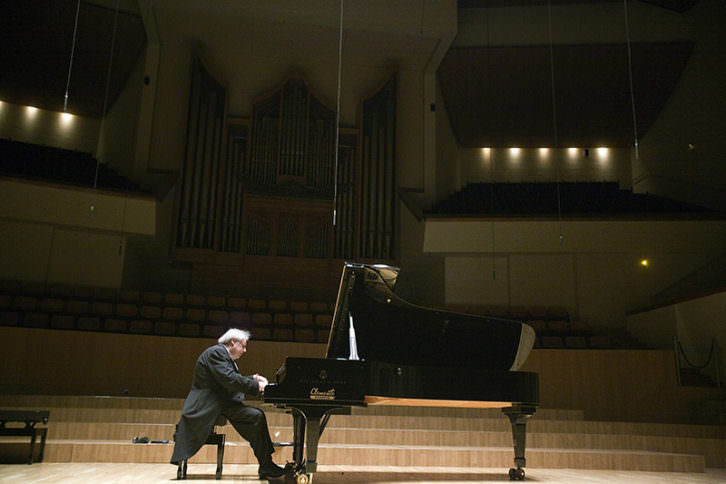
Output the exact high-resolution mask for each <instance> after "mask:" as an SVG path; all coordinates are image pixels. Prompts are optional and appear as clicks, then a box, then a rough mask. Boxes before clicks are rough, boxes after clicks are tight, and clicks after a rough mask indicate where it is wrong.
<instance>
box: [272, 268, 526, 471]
mask: <svg viewBox="0 0 726 484" xmlns="http://www.w3.org/2000/svg"><path fill="white" fill-rule="evenodd" d="M398 272H399V270H398V268H395V267H390V266H384V265H364V264H354V263H345V265H344V268H343V274H342V276H341V280H340V287H339V289H338V298H337V301H336V305H335V312H334V314H333V321H332V327H331V330H330V337H329V340H328V346H327V354H326V358H292V357H288V358H286V360H285V363H284V364H283V365H282V367H281V368H280V369H279V370H278V372H277V375H276V380H277V382H276V383H270V384H269V385H268V386H267V388H266V389H265V393H264V396H263V399H264V401H265V402H266V403H271V404H274V405H277V406H278V407H282V408H287V409H289V410H290V412H291V413H292V416H293V425H294V433H293V463H292V467H293V471H294V474H295V478H296V480H297V484H308V483H309V482H310V480H311V478H312V474H313V473H314V472H316V470H317V450H318V441H319V440H320V436H321V434H322V433H323V431H324V430H325V426H326V424H327V422H328V420H329V418H330V416H331V414H335V413H346V411H347V412H350V407H352V406H366V405H414V406H451V407H479V408H502V410H503V412H504V413H505V414H506V415H507V417H509V420H510V422H511V424H512V435H513V442H514V467H512V468H511V469H510V470H509V477H510V479H511V480H523V479H524V475H525V473H524V466H525V456H524V453H525V436H526V422H527V419H528V418H529V417H531V416H532V415H534V413H535V411H536V409H537V405H538V404H539V380H538V375H537V374H536V373H529V372H520V371H516V370H517V369H518V368H519V367H520V366H521V365H522V364H523V363H524V361H525V360H526V358H527V356H528V354H529V352H530V350H531V349H532V346H533V345H534V340H535V334H534V330H533V329H532V328H531V327H530V326H528V325H526V324H524V323H523V322H521V321H513V320H508V319H501V318H494V317H488V316H474V315H468V314H461V313H454V312H449V311H442V310H437V309H429V308H424V307H421V306H417V305H414V304H411V303H409V302H407V301H405V300H403V299H401V298H400V297H399V296H397V295H396V293H395V292H394V286H395V284H396V280H397V278H398Z"/></svg>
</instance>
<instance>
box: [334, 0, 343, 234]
mask: <svg viewBox="0 0 726 484" xmlns="http://www.w3.org/2000/svg"><path fill="white" fill-rule="evenodd" d="M342 68H343V0H340V20H339V29H338V93H337V100H336V104H335V164H334V167H333V227H335V226H336V223H337V214H338V155H339V152H340V148H339V147H338V142H339V140H340V78H341V72H342Z"/></svg>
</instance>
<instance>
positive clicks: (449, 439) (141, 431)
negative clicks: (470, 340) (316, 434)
mask: <svg viewBox="0 0 726 484" xmlns="http://www.w3.org/2000/svg"><path fill="white" fill-rule="evenodd" d="M335 418H336V417H333V419H335ZM48 427H49V435H52V436H53V437H54V439H56V440H91V441H98V440H114V441H122V442H124V441H125V442H131V440H132V439H133V438H134V437H148V438H149V439H150V440H168V441H172V440H173V436H174V425H172V424H128V423H72V422H59V423H55V424H53V423H49V425H48ZM217 432H219V433H224V434H225V435H226V439H227V442H239V443H243V442H244V441H243V439H242V437H240V436H239V435H238V434H237V432H236V431H235V430H234V429H233V428H232V427H231V426H230V425H225V426H224V427H218V428H217ZM270 433H271V435H272V436H273V439H274V440H276V441H279V442H289V441H291V440H292V428H291V426H290V425H287V426H270ZM511 442H512V437H511V433H510V431H509V429H506V428H505V429H504V430H500V431H481V430H479V431H477V430H431V429H413V428H407V429H405V430H404V431H402V430H401V429H400V428H397V429H386V428H360V427H358V428H356V427H347V428H345V427H337V426H335V425H333V420H331V424H330V426H329V427H328V428H327V429H326V431H325V433H324V434H323V436H322V439H321V443H325V444H345V445H359V444H372V445H395V446H423V445H432V446H447V447H456V446H465V447H508V446H510V445H511ZM527 445H528V447H529V449H538V448H550V449H560V450H561V449H589V450H606V449H620V450H637V451H655V452H676V453H686V454H687V453H695V454H699V455H703V456H704V457H705V459H706V460H705V462H706V466H707V467H726V440H725V439H712V438H696V437H664V436H648V435H629V434H583V433H561V432H559V433H539V432H536V431H530V432H528V434H527Z"/></svg>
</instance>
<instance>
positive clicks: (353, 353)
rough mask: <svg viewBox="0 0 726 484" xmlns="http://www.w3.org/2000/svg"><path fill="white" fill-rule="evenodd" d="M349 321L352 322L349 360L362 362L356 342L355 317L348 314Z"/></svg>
mask: <svg viewBox="0 0 726 484" xmlns="http://www.w3.org/2000/svg"><path fill="white" fill-rule="evenodd" d="M348 321H350V328H349V329H348V339H349V340H350V356H348V359H349V360H360V358H359V357H358V345H357V344H356V342H355V328H354V327H353V315H352V314H350V313H348Z"/></svg>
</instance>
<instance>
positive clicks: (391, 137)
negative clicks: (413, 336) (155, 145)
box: [174, 59, 396, 277]
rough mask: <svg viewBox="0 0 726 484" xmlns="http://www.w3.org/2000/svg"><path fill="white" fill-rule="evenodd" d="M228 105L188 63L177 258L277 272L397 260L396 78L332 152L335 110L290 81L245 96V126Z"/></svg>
mask: <svg viewBox="0 0 726 484" xmlns="http://www.w3.org/2000/svg"><path fill="white" fill-rule="evenodd" d="M225 98H226V90H225V88H224V87H223V86H222V85H221V84H220V83H219V82H218V81H216V80H215V79H214V78H213V76H211V75H210V74H209V72H208V71H207V69H206V68H205V66H204V64H203V63H202V62H201V61H200V60H199V59H195V60H194V61H193V69H192V82H191V89H190V97H189V110H188V119H187V135H186V148H185V157H184V164H183V167H182V171H181V174H180V184H179V197H178V211H177V217H176V223H175V236H174V239H175V244H174V245H175V247H174V254H175V257H176V258H177V259H179V260H187V261H192V262H197V263H208V264H225V265H227V266H237V267H244V266H248V267H252V266H255V264H258V265H261V264H268V265H269V264H272V265H273V266H277V267H280V268H282V267H284V266H285V264H286V263H297V264H298V265H299V264H302V265H303V266H305V265H308V266H310V264H313V265H314V264H315V261H318V264H319V263H320V262H323V261H325V262H327V263H328V264H327V266H328V267H329V266H330V262H331V261H333V260H339V259H340V260H350V261H356V260H364V261H378V262H388V263H391V262H392V261H393V260H394V259H395V208H396V204H395V198H396V183H395V173H396V170H395V125H396V80H395V76H393V77H391V78H390V79H389V80H388V81H386V82H385V83H384V85H383V87H382V88H381V89H380V90H378V91H377V92H376V93H374V94H373V95H372V96H370V97H368V98H365V99H362V100H361V109H360V119H359V123H358V126H354V127H346V128H341V129H340V130H339V132H338V144H337V147H336V143H335V142H336V127H335V121H336V113H335V110H334V109H332V108H331V107H329V106H328V105H327V104H326V103H325V102H323V101H322V100H321V99H320V98H319V97H318V96H316V95H315V94H314V93H313V92H312V91H311V90H310V88H309V86H308V85H307V83H306V82H305V81H304V80H303V79H301V78H299V77H290V78H287V79H286V80H284V81H283V82H282V83H281V84H280V86H279V87H277V88H274V89H272V90H271V92H269V93H267V94H265V95H263V96H261V97H260V98H258V99H257V100H256V101H254V102H253V106H252V109H251V112H252V115H251V117H250V118H249V119H241V118H231V117H228V116H227V114H226V112H225V106H226V99H225ZM336 150H337V153H336ZM336 155H337V156H336ZM334 212H335V216H334ZM337 276H338V275H337V268H336V274H335V276H334V277H337Z"/></svg>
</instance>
